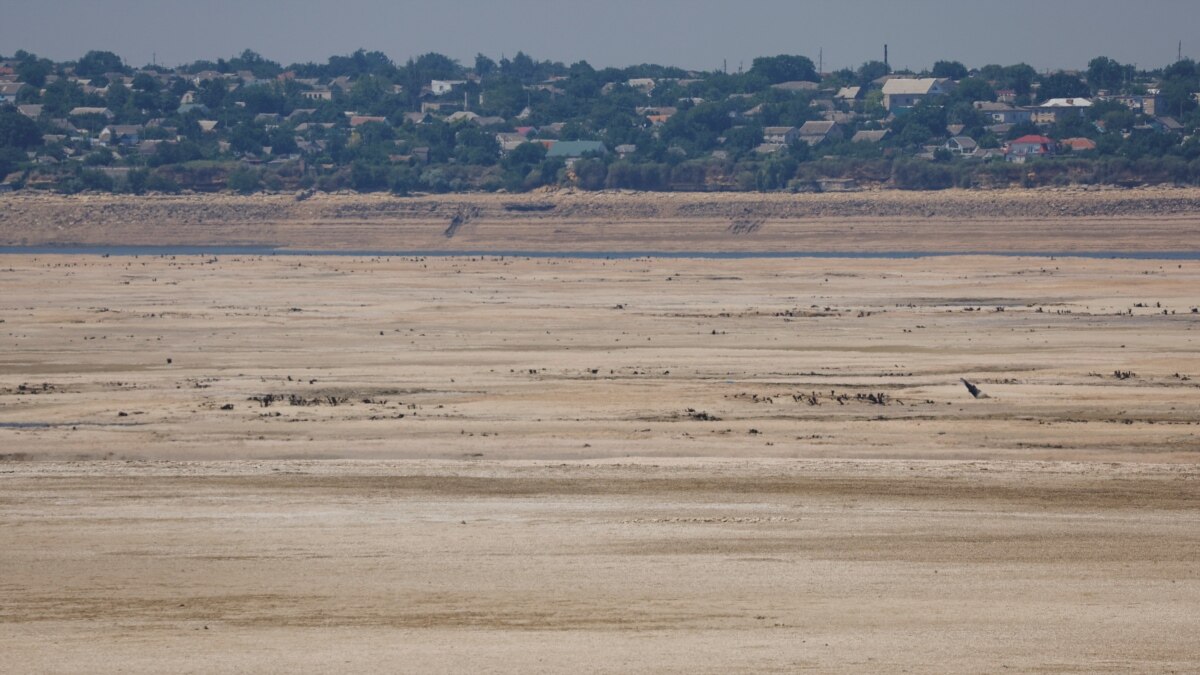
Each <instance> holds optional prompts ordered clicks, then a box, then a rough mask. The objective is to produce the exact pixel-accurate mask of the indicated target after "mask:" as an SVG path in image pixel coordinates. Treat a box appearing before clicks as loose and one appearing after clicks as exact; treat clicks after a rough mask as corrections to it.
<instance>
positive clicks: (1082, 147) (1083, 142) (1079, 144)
mask: <svg viewBox="0 0 1200 675" xmlns="http://www.w3.org/2000/svg"><path fill="white" fill-rule="evenodd" d="M1060 145H1062V146H1063V147H1064V148H1070V149H1071V152H1086V151H1088V150H1095V149H1096V141H1093V140H1092V139H1090V138H1082V137H1081V138H1064V139H1063V140H1062V143H1060Z"/></svg>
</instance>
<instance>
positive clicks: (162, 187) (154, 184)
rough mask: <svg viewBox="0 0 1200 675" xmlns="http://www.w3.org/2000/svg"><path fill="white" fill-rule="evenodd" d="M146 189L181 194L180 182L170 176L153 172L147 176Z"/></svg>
mask: <svg viewBox="0 0 1200 675" xmlns="http://www.w3.org/2000/svg"><path fill="white" fill-rule="evenodd" d="M146 190H147V191H150V192H165V193H167V194H172V195H173V194H179V183H176V182H175V181H174V179H172V178H171V177H170V176H164V175H162V174H160V173H152V174H150V175H149V176H148V177H147V178H146Z"/></svg>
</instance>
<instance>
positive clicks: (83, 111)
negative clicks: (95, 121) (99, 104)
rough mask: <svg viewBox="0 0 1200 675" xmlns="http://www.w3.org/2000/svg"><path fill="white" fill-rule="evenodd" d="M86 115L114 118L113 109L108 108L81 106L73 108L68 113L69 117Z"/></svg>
mask: <svg viewBox="0 0 1200 675" xmlns="http://www.w3.org/2000/svg"><path fill="white" fill-rule="evenodd" d="M84 115H100V116H101V117H104V118H107V119H110V120H111V119H112V118H113V114H112V111H111V110H109V109H108V108H93V107H88V106H79V107H78V108H71V112H69V113H67V116H68V117H83V116H84Z"/></svg>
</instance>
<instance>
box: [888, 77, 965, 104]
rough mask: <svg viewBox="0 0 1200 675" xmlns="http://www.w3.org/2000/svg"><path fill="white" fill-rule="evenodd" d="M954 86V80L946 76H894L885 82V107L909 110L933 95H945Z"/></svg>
mask: <svg viewBox="0 0 1200 675" xmlns="http://www.w3.org/2000/svg"><path fill="white" fill-rule="evenodd" d="M954 87H955V84H954V80H950V79H947V78H944V77H923V78H915V79H913V78H893V79H890V80H888V81H887V82H884V83H883V107H885V108H887V109H888V110H889V111H891V112H898V111H903V110H908V109H910V108H913V107H915V106H916V105H917V104H918V103H920V102H921V101H923V100H925V99H926V98H929V97H931V96H945V95H947V94H949V93H950V92H952V91H954Z"/></svg>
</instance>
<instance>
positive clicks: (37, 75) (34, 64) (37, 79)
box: [15, 54, 54, 88]
mask: <svg viewBox="0 0 1200 675" xmlns="http://www.w3.org/2000/svg"><path fill="white" fill-rule="evenodd" d="M15 70H16V73H17V75H18V76H20V78H21V81H22V82H24V83H26V84H28V85H29V86H31V87H39V88H40V87H42V86H44V85H45V84H46V76H48V75H49V74H50V73H52V72H54V64H53V63H52V62H51V61H50V60H49V59H39V58H37V57H36V56H34V55H33V54H28V55H27V58H23V59H21V60H20V62H18V63H17V67H16V68H15Z"/></svg>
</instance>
